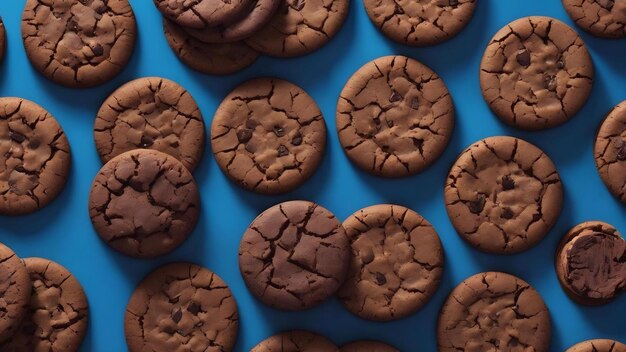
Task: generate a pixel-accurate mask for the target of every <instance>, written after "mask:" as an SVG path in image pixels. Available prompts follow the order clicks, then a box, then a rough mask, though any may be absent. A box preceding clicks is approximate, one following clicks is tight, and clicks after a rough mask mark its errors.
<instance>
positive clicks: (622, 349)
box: [565, 339, 626, 352]
mask: <svg viewBox="0 0 626 352" xmlns="http://www.w3.org/2000/svg"><path fill="white" fill-rule="evenodd" d="M565 352H626V345H624V344H623V343H620V342H618V341H614V340H606V339H596V340H587V341H584V342H581V343H577V344H576V345H574V346H572V347H570V348H568V349H567V351H565Z"/></svg>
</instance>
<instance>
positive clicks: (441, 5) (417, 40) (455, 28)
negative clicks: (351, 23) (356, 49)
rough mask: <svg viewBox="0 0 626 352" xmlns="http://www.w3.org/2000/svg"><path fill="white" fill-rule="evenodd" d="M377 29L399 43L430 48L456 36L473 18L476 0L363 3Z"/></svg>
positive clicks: (373, 0) (368, 1) (386, 0)
mask: <svg viewBox="0 0 626 352" xmlns="http://www.w3.org/2000/svg"><path fill="white" fill-rule="evenodd" d="M363 3H364V4H365V10H366V11H367V14H368V15H369V17H370V19H371V20H372V22H373V23H374V25H375V26H376V27H378V28H379V29H380V30H381V31H382V32H383V33H384V34H385V35H386V36H387V37H389V38H391V39H393V40H395V41H396V42H398V43H400V44H406V45H412V46H428V45H435V44H439V43H441V42H444V41H446V40H448V39H450V38H452V37H454V36H455V35H457V34H458V33H459V32H460V31H461V30H462V29H463V28H464V27H465V26H466V25H467V24H468V23H469V21H470V20H471V19H472V15H473V14H474V8H475V7H476V3H477V1H476V0H426V1H423V0H422V1H410V0H399V1H396V0H363Z"/></svg>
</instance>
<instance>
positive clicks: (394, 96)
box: [389, 90, 402, 103]
mask: <svg viewBox="0 0 626 352" xmlns="http://www.w3.org/2000/svg"><path fill="white" fill-rule="evenodd" d="M400 100H402V96H401V95H400V93H398V92H396V91H395V90H394V91H393V92H392V93H391V96H390V97H389V101H390V102H392V103H395V102H397V101H400Z"/></svg>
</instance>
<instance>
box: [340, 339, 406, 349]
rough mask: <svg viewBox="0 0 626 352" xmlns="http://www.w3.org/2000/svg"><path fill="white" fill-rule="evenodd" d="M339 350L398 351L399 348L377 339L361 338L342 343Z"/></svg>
mask: <svg viewBox="0 0 626 352" xmlns="http://www.w3.org/2000/svg"><path fill="white" fill-rule="evenodd" d="M339 352H400V350H399V349H397V348H395V347H393V346H390V345H388V344H386V343H382V342H379V341H373V340H361V341H354V342H352V343H349V344H347V345H344V346H343V347H341V348H340V349H339Z"/></svg>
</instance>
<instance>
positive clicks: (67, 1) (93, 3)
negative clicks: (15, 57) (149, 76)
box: [22, 0, 137, 88]
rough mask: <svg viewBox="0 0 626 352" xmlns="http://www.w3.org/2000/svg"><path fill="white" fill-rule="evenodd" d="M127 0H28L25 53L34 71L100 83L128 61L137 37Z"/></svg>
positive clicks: (76, 83)
mask: <svg viewBox="0 0 626 352" xmlns="http://www.w3.org/2000/svg"><path fill="white" fill-rule="evenodd" d="M136 31H137V30H136V25H135V16H134V14H133V11H132V9H131V7H130V4H129V3H128V0H109V1H103V0H27V2H26V7H25V9H24V13H23V15H22V37H23V39H24V47H25V49H26V54H27V55H28V58H29V59H30V61H31V63H32V64H33V66H35V68H36V69H37V70H39V71H40V72H41V73H42V74H43V75H44V76H46V77H48V78H49V79H51V80H53V81H55V82H57V83H60V84H63V85H65V86H69V87H75V88H79V87H80V88H84V87H92V86H96V85H99V84H102V83H105V82H107V81H109V80H110V79H112V78H113V77H114V76H115V75H117V74H118V73H119V72H120V71H121V70H122V69H123V68H124V66H126V63H127V62H128V61H129V59H130V57H131V55H132V53H133V48H134V46H135V37H136Z"/></svg>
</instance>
